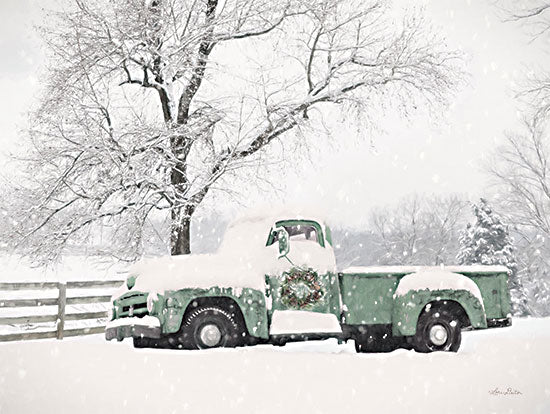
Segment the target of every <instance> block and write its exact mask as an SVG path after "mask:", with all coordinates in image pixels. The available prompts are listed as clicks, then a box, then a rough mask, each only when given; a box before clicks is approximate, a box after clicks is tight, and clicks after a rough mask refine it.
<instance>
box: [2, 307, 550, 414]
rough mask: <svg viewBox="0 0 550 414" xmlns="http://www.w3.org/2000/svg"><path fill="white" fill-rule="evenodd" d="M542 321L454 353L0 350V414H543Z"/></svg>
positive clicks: (547, 326) (329, 348)
mask: <svg viewBox="0 0 550 414" xmlns="http://www.w3.org/2000/svg"><path fill="white" fill-rule="evenodd" d="M549 352H550V318H546V319H526V320H517V319H516V320H514V326H513V327H511V328H502V329H492V330H487V331H479V332H465V333H464V335H463V344H462V348H461V349H460V351H459V352H458V354H447V353H436V354H429V355H423V354H418V353H415V352H414V351H405V350H398V351H395V352H392V353H390V354H355V352H354V350H353V344H352V343H351V342H350V343H348V344H344V345H338V344H337V343H336V342H335V341H324V342H310V343H295V344H289V345H287V346H286V347H282V348H277V347H272V346H257V347H251V348H241V349H236V350H209V351H168V350H141V349H140V350H135V349H133V348H132V347H131V343H130V342H129V341H128V340H126V341H124V342H122V343H117V342H110V343H108V342H105V341H104V340H103V338H102V336H101V335H94V336H90V337H81V338H71V339H65V340H63V341H56V340H40V341H29V342H19V343H3V344H0V413H9V414H11V413H106V412H119V413H126V412H128V413H130V412H131V413H182V412H189V413H221V412H223V413H231V412H248V413H386V412H396V413H416V412H418V413H548V412H550V376H549V374H550V369H549V365H550V357H549Z"/></svg>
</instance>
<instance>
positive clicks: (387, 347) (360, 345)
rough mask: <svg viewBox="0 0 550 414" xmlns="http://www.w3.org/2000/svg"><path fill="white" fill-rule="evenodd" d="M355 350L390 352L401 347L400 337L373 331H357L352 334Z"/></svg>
mask: <svg viewBox="0 0 550 414" xmlns="http://www.w3.org/2000/svg"><path fill="white" fill-rule="evenodd" d="M354 339H355V351H356V352H392V351H395V350H396V349H398V348H399V347H401V345H402V342H403V341H402V338H396V337H393V336H391V335H376V334H374V333H369V332H368V331H367V332H366V333H363V334H362V333H359V334H357V335H355V336H354Z"/></svg>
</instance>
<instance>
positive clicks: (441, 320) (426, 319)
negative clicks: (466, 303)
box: [413, 307, 462, 353]
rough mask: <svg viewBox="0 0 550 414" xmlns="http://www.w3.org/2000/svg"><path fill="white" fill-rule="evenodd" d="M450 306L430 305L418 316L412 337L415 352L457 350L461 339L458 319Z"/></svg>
mask: <svg viewBox="0 0 550 414" xmlns="http://www.w3.org/2000/svg"><path fill="white" fill-rule="evenodd" d="M455 313H456V312H453V308H452V307H437V308H435V307H432V308H431V309H429V310H425V311H424V312H422V314H421V315H420V317H419V318H418V324H417V327H416V334H415V336H414V337H413V345H414V349H415V350H416V351H417V352H424V353H426V352H434V351H447V352H457V351H458V348H460V342H461V340H462V334H461V326H460V321H459V318H458V316H457V315H455Z"/></svg>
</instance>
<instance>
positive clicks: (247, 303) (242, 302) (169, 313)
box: [161, 287, 269, 339]
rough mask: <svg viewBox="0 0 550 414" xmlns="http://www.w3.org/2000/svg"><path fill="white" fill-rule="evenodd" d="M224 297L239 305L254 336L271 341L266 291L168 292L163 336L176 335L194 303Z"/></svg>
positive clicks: (189, 290)
mask: <svg viewBox="0 0 550 414" xmlns="http://www.w3.org/2000/svg"><path fill="white" fill-rule="evenodd" d="M209 298H210V299H211V300H214V299H215V298H225V299H227V300H230V301H233V302H235V303H236V304H237V306H238V307H239V309H240V310H241V313H242V315H243V319H244V322H245V325H246V328H247V330H248V333H249V334H250V335H251V336H255V337H258V338H264V339H267V338H268V336H269V335H268V318H267V309H266V304H265V296H264V294H263V292H261V291H259V290H256V289H250V288H243V289H237V288H219V287H213V288H210V289H199V288H196V289H182V290H176V291H167V292H165V294H164V308H163V310H162V314H163V317H162V319H161V321H162V322H163V323H162V332H163V333H164V334H170V333H175V332H177V331H179V330H180V328H181V324H182V322H183V317H184V315H185V312H186V311H187V309H188V308H189V306H191V305H193V302H197V303H199V304H200V303H201V302H203V301H205V300H209Z"/></svg>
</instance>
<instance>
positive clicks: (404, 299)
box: [392, 289, 487, 336]
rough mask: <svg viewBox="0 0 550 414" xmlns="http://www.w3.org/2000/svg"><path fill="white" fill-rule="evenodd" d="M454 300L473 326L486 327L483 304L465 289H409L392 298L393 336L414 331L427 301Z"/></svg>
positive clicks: (407, 334)
mask: <svg viewBox="0 0 550 414" xmlns="http://www.w3.org/2000/svg"><path fill="white" fill-rule="evenodd" d="M445 301H449V302H456V303H458V304H459V305H460V306H462V308H463V309H464V311H465V312H466V315H467V316H468V318H469V319H470V324H471V326H472V327H473V328H487V318H486V316H485V309H484V308H483V304H482V303H481V302H480V301H479V299H478V298H477V297H475V296H474V295H473V294H472V293H470V292H469V291H467V290H455V289H441V290H428V289H423V290H411V291H409V292H407V293H406V294H404V295H400V296H396V297H395V299H394V307H393V315H392V321H393V326H392V331H393V335H394V336H411V335H414V334H415V333H416V325H417V322H418V317H419V316H420V313H421V312H422V311H423V310H424V308H425V307H426V305H427V304H429V303H434V302H437V303H440V304H445Z"/></svg>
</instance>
